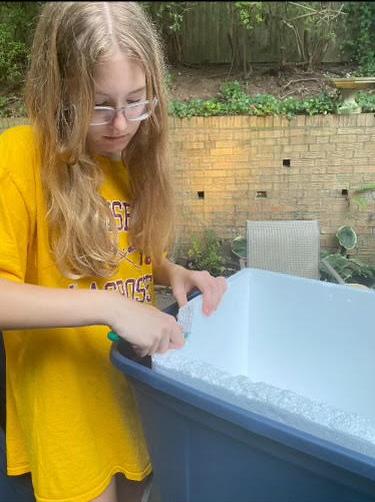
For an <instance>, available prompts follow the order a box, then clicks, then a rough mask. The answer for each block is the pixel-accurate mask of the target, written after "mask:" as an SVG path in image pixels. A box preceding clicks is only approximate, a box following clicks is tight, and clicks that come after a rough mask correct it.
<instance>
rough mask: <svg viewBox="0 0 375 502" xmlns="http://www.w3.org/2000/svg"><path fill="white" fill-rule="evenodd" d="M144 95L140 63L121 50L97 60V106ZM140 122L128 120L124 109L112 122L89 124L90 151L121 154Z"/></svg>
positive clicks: (128, 101)
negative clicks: (101, 60) (114, 54)
mask: <svg viewBox="0 0 375 502" xmlns="http://www.w3.org/2000/svg"><path fill="white" fill-rule="evenodd" d="M145 99H146V76H145V73H144V71H143V69H142V68H141V67H140V66H139V65H138V64H136V63H135V62H133V61H131V60H130V59H129V58H128V57H127V56H125V55H123V54H121V53H118V54H117V55H116V56H114V57H113V58H112V59H110V60H109V61H105V62H103V63H101V64H98V66H97V68H96V71H95V106H111V107H113V108H120V107H123V106H126V105H128V104H131V103H136V102H137V101H143V100H145ZM140 124H141V122H133V121H129V120H127V119H126V117H125V115H124V113H123V112H118V113H116V115H115V116H114V118H113V120H112V122H110V123H109V124H104V125H95V126H90V128H89V133H88V135H87V144H88V147H89V150H90V152H92V153H93V154H96V155H102V156H105V157H111V158H120V155H121V152H122V150H124V148H126V146H127V145H128V144H129V142H130V140H131V139H132V138H133V136H134V135H135V133H136V132H137V130H138V128H139V126H140Z"/></svg>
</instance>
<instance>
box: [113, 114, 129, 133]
mask: <svg viewBox="0 0 375 502" xmlns="http://www.w3.org/2000/svg"><path fill="white" fill-rule="evenodd" d="M112 125H113V127H114V128H115V129H117V130H119V131H123V130H124V129H126V128H127V126H128V121H127V119H126V117H125V113H124V110H117V112H116V114H115V116H114V117H113V121H112Z"/></svg>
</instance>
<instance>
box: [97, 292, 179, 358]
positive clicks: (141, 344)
mask: <svg viewBox="0 0 375 502" xmlns="http://www.w3.org/2000/svg"><path fill="white" fill-rule="evenodd" d="M111 297H112V305H111V308H110V309H109V312H110V319H109V320H108V322H107V324H108V325H109V326H110V327H111V329H112V330H113V331H114V332H115V333H117V334H118V335H119V336H121V338H124V340H126V341H128V342H129V343H130V344H131V345H132V346H133V348H134V350H135V351H136V353H137V354H138V355H139V356H140V357H144V356H147V355H153V354H155V353H157V352H159V353H164V352H166V351H167V350H169V349H179V348H181V347H183V346H184V343H185V339H184V336H183V332H182V328H181V326H179V325H178V324H177V321H176V319H175V318H174V317H173V316H172V315H169V314H166V313H164V312H161V311H160V310H158V309H157V308H155V307H153V306H151V305H147V304H143V303H139V302H136V301H132V300H128V299H127V298H125V297H124V296H123V295H121V294H119V293H114V294H111Z"/></svg>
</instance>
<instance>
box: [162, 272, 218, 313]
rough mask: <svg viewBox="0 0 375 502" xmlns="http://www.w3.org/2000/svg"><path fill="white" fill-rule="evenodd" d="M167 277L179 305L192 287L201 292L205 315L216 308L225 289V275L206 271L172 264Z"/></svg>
mask: <svg viewBox="0 0 375 502" xmlns="http://www.w3.org/2000/svg"><path fill="white" fill-rule="evenodd" d="M169 277H170V285H171V288H172V292H173V295H174V297H175V298H176V300H177V303H178V304H179V306H180V307H182V306H183V305H185V304H186V303H187V294H188V293H190V291H192V290H193V289H194V288H197V289H199V290H200V291H201V292H202V294H203V312H204V313H205V314H206V315H210V314H212V312H214V311H215V310H216V309H217V307H218V305H219V303H220V301H221V299H222V297H223V295H224V293H225V291H226V290H227V281H226V279H225V277H213V276H212V275H211V274H209V272H207V271H198V270H188V269H186V268H184V267H181V266H180V265H175V264H174V265H173V267H171V269H170V273H169Z"/></svg>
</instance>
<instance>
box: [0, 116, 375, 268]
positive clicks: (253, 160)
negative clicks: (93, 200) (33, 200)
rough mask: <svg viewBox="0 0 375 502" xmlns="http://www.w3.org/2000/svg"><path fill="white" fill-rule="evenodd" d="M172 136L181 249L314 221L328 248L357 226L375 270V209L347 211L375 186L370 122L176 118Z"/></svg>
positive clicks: (374, 124) (6, 123)
mask: <svg viewBox="0 0 375 502" xmlns="http://www.w3.org/2000/svg"><path fill="white" fill-rule="evenodd" d="M21 122H24V121H23V120H22V119H9V120H7V119H4V120H3V121H2V123H0V130H1V129H4V128H6V127H11V126H12V125H15V124H16V123H21ZM170 130H171V162H172V167H173V175H174V183H175V190H176V197H177V203H178V228H177V230H178V243H179V245H180V246H181V247H182V248H184V247H185V246H187V245H188V244H189V242H190V238H191V235H192V234H193V233H199V232H201V231H202V230H203V229H204V228H210V229H213V230H215V231H216V233H217V234H218V235H219V236H220V237H221V238H224V239H231V238H233V237H235V236H236V235H238V234H241V233H242V234H244V233H245V226H246V220H248V219H249V220H250V219H253V220H269V219H272V220H287V219H317V220H319V221H320V225H321V245H322V247H323V248H335V246H336V241H335V233H336V230H337V228H338V227H339V226H341V225H352V226H353V227H354V229H355V230H356V232H357V234H358V237H359V243H358V244H359V245H358V248H359V257H361V258H364V259H366V260H368V261H370V262H371V263H374V264H375V201H374V200H372V201H371V200H370V202H369V205H368V207H367V208H366V209H357V208H356V206H354V205H353V204H349V200H350V195H351V191H352V190H353V189H354V188H359V187H361V186H362V185H364V184H366V183H371V182H375V116H374V115H373V114H358V115H328V116H315V117H305V116H298V117H296V118H293V119H291V120H290V121H289V120H287V119H284V118H280V117H209V118H203V117H194V118H191V119H177V118H171V120H170ZM345 191H347V193H348V194H349V197H348V195H347V194H346V192H345Z"/></svg>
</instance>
